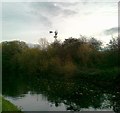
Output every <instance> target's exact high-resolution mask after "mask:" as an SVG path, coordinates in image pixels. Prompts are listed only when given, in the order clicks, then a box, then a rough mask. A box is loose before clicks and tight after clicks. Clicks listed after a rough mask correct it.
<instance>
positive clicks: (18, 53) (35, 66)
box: [0, 36, 120, 87]
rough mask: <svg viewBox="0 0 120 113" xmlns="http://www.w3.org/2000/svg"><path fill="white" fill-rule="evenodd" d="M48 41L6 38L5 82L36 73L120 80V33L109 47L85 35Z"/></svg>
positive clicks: (4, 54) (94, 79)
mask: <svg viewBox="0 0 120 113" xmlns="http://www.w3.org/2000/svg"><path fill="white" fill-rule="evenodd" d="M46 41H47V40H44V39H42V40H40V41H39V42H40V45H35V46H34V47H30V46H28V44H26V43H25V42H20V41H10V42H7V41H6V42H2V43H1V44H2V64H3V66H2V68H3V70H2V72H3V84H4V82H5V81H9V80H11V79H12V76H16V77H20V78H23V80H24V79H27V80H29V79H31V78H33V77H36V78H39V79H40V78H72V79H73V78H76V77H77V78H85V79H86V80H87V79H88V80H93V81H103V82H104V83H105V82H107V81H108V83H111V81H113V82H114V83H115V81H116V80H117V81H118V80H120V76H119V69H120V68H119V67H120V64H119V60H120V59H119V58H120V38H119V37H117V38H112V39H111V40H110V42H109V44H108V45H107V46H106V47H103V46H102V42H101V41H99V40H97V39H95V38H93V37H92V38H89V39H88V38H86V37H84V36H81V37H80V38H79V39H77V38H68V39H65V41H64V42H59V41H55V42H53V43H51V44H49V43H48V42H46ZM0 47H1V46H0ZM6 70H7V71H6ZM116 78H117V79H116ZM3 87H4V85H3Z"/></svg>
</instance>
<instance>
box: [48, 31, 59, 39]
mask: <svg viewBox="0 0 120 113" xmlns="http://www.w3.org/2000/svg"><path fill="white" fill-rule="evenodd" d="M49 33H54V34H55V35H54V38H55V41H56V40H57V35H58V31H57V30H55V31H49Z"/></svg>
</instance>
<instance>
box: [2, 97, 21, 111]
mask: <svg viewBox="0 0 120 113" xmlns="http://www.w3.org/2000/svg"><path fill="white" fill-rule="evenodd" d="M1 98H2V111H20V109H19V108H18V107H17V106H15V105H14V104H12V103H11V102H9V101H8V100H6V99H4V97H0V100H1Z"/></svg>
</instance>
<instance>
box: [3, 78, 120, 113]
mask: <svg viewBox="0 0 120 113" xmlns="http://www.w3.org/2000/svg"><path fill="white" fill-rule="evenodd" d="M3 94H4V96H5V98H6V99H7V100H9V101H11V102H12V103H14V104H15V105H17V106H18V107H20V108H21V110H23V111H84V110H87V111H96V110H98V111H115V112H117V113H118V112H119V110H120V100H119V97H120V93H119V92H117V91H114V90H113V89H110V88H108V89H106V88H102V87H100V86H97V85H95V84H93V83H88V82H85V81H83V80H71V79H67V80H50V79H34V80H27V78H26V79H22V78H15V79H14V78H13V79H12V80H7V81H5V82H4V83H3Z"/></svg>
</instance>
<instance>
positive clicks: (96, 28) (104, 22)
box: [2, 0, 118, 43]
mask: <svg viewBox="0 0 120 113" xmlns="http://www.w3.org/2000/svg"><path fill="white" fill-rule="evenodd" d="M2 24H3V25H2V31H3V39H2V40H3V41H5V40H23V41H25V42H28V43H38V40H39V38H47V40H48V41H50V42H51V41H53V40H54V39H53V34H49V30H58V32H59V34H58V36H59V37H58V39H60V40H64V39H65V38H69V37H76V38H79V37H80V35H86V36H94V37H95V38H98V39H100V40H102V41H104V42H108V41H109V40H110V39H111V35H117V32H116V34H115V33H114V34H111V35H105V34H104V32H105V31H106V30H108V29H111V28H114V27H117V26H118V3H117V0H114V2H113V1H112V0H111V2H110V0H109V2H108V1H107V0H106V2H105V1H104V2H95V0H93V2H88V1H87V0H83V1H82V2H77V3H76V2H74V3H73V2H71V3H70V2H68V3H67V2H66V3H64V2H19V3H17V2H14V3H12V2H6V3H5V2H4V3H2Z"/></svg>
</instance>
